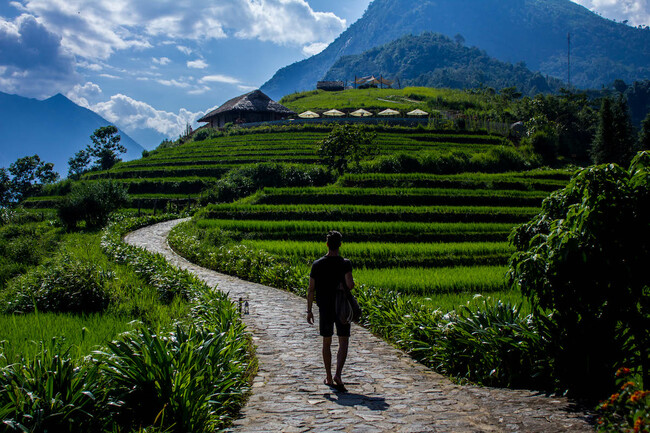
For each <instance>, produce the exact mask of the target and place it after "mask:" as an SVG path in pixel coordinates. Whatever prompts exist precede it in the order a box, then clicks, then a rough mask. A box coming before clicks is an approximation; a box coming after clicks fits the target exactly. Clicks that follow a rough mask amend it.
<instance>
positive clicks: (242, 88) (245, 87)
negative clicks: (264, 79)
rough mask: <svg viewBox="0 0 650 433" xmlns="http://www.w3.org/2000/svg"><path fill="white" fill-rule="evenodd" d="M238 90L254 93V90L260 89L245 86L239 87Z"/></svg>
mask: <svg viewBox="0 0 650 433" xmlns="http://www.w3.org/2000/svg"><path fill="white" fill-rule="evenodd" d="M237 88H238V89H239V90H241V91H243V92H252V91H253V90H257V89H259V87H255V86H244V85H238V86H237Z"/></svg>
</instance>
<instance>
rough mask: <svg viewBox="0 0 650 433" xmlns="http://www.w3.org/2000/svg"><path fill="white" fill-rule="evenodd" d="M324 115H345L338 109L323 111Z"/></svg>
mask: <svg viewBox="0 0 650 433" xmlns="http://www.w3.org/2000/svg"><path fill="white" fill-rule="evenodd" d="M323 115H324V116H331V117H341V116H345V113H344V112H342V111H339V110H329V111H326V112H324V113H323Z"/></svg>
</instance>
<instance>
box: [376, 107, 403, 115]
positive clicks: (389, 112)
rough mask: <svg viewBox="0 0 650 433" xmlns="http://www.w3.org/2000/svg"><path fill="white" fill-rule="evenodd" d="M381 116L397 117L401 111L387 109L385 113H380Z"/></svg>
mask: <svg viewBox="0 0 650 433" xmlns="http://www.w3.org/2000/svg"><path fill="white" fill-rule="evenodd" d="M378 115H379V116H397V115H399V111H397V110H393V109H392V108H387V109H385V110H384V111H382V112H380V113H378Z"/></svg>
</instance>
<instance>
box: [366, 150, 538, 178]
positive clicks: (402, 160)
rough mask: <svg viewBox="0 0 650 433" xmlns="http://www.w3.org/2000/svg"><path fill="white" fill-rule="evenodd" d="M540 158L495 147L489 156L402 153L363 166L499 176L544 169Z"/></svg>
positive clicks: (375, 170)
mask: <svg viewBox="0 0 650 433" xmlns="http://www.w3.org/2000/svg"><path fill="white" fill-rule="evenodd" d="M540 162H541V161H539V158H538V157H537V156H536V155H527V154H526V153H525V152H521V151H519V150H518V149H515V148H514V147H508V146H495V147H494V148H492V149H490V150H488V151H487V152H473V153H470V152H465V151H453V152H426V153H424V154H423V155H418V156H414V155H410V154H404V153H398V154H394V155H382V156H380V157H378V158H375V159H374V160H372V161H368V162H364V163H361V164H360V167H359V169H358V170H357V171H360V172H365V173H417V172H422V173H435V174H454V173H465V172H476V171H479V172H484V173H498V172H506V171H517V170H525V169H530V168H533V167H536V166H539V165H540Z"/></svg>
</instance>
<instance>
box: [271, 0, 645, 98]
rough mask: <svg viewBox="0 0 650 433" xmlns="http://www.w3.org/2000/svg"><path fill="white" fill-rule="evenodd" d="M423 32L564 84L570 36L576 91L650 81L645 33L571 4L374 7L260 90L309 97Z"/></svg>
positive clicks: (546, 0) (471, 1) (536, 0)
mask: <svg viewBox="0 0 650 433" xmlns="http://www.w3.org/2000/svg"><path fill="white" fill-rule="evenodd" d="M424 31H431V32H437V33H442V34H444V35H447V36H450V37H454V36H455V35H457V34H460V35H462V36H463V38H464V39H465V44H466V45H467V46H476V47H478V48H480V49H483V50H485V51H486V52H487V54H488V55H490V56H493V57H495V58H497V59H499V60H501V61H506V62H510V63H518V62H520V61H523V62H525V63H526V65H527V67H528V68H529V69H531V70H533V71H537V70H539V71H541V72H542V74H549V75H551V76H554V77H558V78H561V79H563V80H566V77H567V33H571V55H572V59H571V65H572V66H571V77H572V80H571V81H572V84H573V85H576V86H579V87H585V88H587V87H590V88H600V87H601V86H602V85H603V84H609V83H611V82H612V81H613V80H614V79H616V78H621V79H623V80H625V81H626V82H632V81H635V80H640V79H646V78H650V30H648V29H638V28H633V27H629V26H627V25H625V24H622V23H615V22H613V21H610V20H607V19H605V18H602V17H600V16H598V15H596V14H594V13H593V12H590V11H589V10H588V9H586V8H584V7H582V6H580V5H578V4H576V3H573V2H571V1H570V0H375V1H373V2H372V3H371V4H370V6H368V10H367V11H366V13H365V14H364V15H363V17H362V18H361V19H359V20H358V21H357V22H356V23H354V24H352V25H351V26H350V27H349V28H348V29H347V30H346V31H345V32H343V33H342V34H341V35H340V36H339V37H338V38H337V39H336V40H335V41H334V42H332V44H330V46H328V47H327V48H326V49H325V50H324V51H323V52H321V53H320V54H317V55H315V56H313V57H310V58H308V59H305V60H303V61H300V62H297V63H294V64H292V65H290V66H287V67H285V68H282V69H280V70H279V71H277V72H276V74H275V75H274V76H273V78H271V80H269V81H268V82H267V83H266V84H264V86H262V90H263V91H264V92H265V93H267V94H268V95H269V96H271V97H273V98H279V97H281V96H283V95H285V94H288V93H292V92H295V91H299V90H307V89H313V88H315V85H316V81H318V80H320V79H322V78H323V77H324V76H325V74H326V73H327V71H328V70H329V69H330V68H331V67H332V65H334V63H335V62H336V61H337V60H338V59H339V58H340V57H341V56H344V55H351V54H360V53H362V52H364V51H366V50H369V49H371V48H373V47H377V46H380V45H382V44H386V43H388V42H391V41H394V40H396V39H399V38H400V37H402V36H404V35H408V34H414V35H418V34H421V33H422V32H424Z"/></svg>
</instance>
